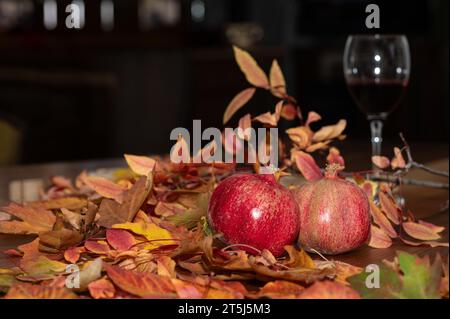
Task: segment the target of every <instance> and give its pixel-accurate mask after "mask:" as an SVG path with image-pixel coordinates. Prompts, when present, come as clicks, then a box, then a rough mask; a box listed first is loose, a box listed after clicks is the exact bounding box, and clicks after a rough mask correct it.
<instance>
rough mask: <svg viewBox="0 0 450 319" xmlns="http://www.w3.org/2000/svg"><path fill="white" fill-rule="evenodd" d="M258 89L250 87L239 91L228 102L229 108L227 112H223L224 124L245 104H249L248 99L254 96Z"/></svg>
mask: <svg viewBox="0 0 450 319" xmlns="http://www.w3.org/2000/svg"><path fill="white" fill-rule="evenodd" d="M255 92H256V89H255V88H248V89H245V90H243V91H241V92H239V93H238V94H237V95H236V96H235V97H234V98H233V99H232V100H231V102H230V103H229V104H228V106H227V108H226V109H225V113H224V114H223V124H226V123H227V122H228V121H229V120H230V119H231V117H232V116H233V115H234V114H235V113H236V112H237V111H239V109H240V108H241V107H243V106H244V105H245V104H247V102H248V101H250V99H251V98H252V97H253V95H254V94H255Z"/></svg>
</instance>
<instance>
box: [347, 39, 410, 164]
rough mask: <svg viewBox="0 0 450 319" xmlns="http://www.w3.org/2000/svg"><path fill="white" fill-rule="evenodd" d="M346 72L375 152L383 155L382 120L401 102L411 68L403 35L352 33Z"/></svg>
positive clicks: (348, 85) (373, 152)
mask: <svg viewBox="0 0 450 319" xmlns="http://www.w3.org/2000/svg"><path fill="white" fill-rule="evenodd" d="M343 67H344V76H345V81H346V83H347V87H348V89H349V91H350V94H351V96H352V97H353V99H354V100H355V102H356V104H357V105H358V106H359V108H360V109H361V110H362V111H363V112H364V113H365V114H366V116H367V119H368V120H369V121H370V126H371V134H372V156H374V155H381V142H382V140H383V139H382V128H383V121H384V120H385V119H386V118H387V116H388V115H389V114H390V113H391V112H392V111H393V110H394V109H395V108H396V107H397V106H398V105H399V103H400V101H401V98H402V96H403V95H404V93H405V92H406V88H407V86H408V82H409V76H410V72H411V58H410V52H409V44H408V40H407V38H406V36H404V35H350V36H349V37H348V38H347V42H346V44H345V50H344V59H343Z"/></svg>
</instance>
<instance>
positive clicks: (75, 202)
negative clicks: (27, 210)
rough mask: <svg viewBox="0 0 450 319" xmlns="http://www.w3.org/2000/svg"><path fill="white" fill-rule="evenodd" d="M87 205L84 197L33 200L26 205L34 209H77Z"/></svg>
mask: <svg viewBox="0 0 450 319" xmlns="http://www.w3.org/2000/svg"><path fill="white" fill-rule="evenodd" d="M87 205H88V201H87V199H86V198H84V197H73V196H68V197H61V198H54V199H49V200H43V201H34V202H30V203H27V206H28V207H31V208H35V209H47V210H52V209H61V208H66V209H69V210H77V209H82V208H84V207H86V206H87Z"/></svg>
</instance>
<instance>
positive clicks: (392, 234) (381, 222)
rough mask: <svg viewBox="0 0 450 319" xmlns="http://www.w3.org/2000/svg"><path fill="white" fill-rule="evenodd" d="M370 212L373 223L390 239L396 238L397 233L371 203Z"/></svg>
mask: <svg viewBox="0 0 450 319" xmlns="http://www.w3.org/2000/svg"><path fill="white" fill-rule="evenodd" d="M370 211H371V213H372V217H373V220H374V222H375V223H376V224H377V225H378V226H380V228H381V229H382V230H383V231H384V232H385V233H386V234H387V235H388V236H389V237H391V238H396V237H397V232H396V231H395V229H394V227H392V225H391V223H390V222H389V220H388V219H387V217H386V216H385V215H384V214H383V212H382V211H381V210H380V209H379V208H378V207H377V206H376V205H375V204H374V203H373V202H371V203H370Z"/></svg>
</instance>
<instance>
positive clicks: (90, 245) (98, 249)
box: [84, 240, 111, 255]
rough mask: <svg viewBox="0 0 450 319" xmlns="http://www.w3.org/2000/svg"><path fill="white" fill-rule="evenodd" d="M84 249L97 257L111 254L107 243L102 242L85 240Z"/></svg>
mask: <svg viewBox="0 0 450 319" xmlns="http://www.w3.org/2000/svg"><path fill="white" fill-rule="evenodd" d="M84 247H85V248H86V249H87V250H89V251H90V252H91V253H94V254H98V255H109V253H110V252H111V248H110V247H109V245H108V243H107V242H105V241H103V240H99V241H95V240H87V241H86V242H85V243H84Z"/></svg>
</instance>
